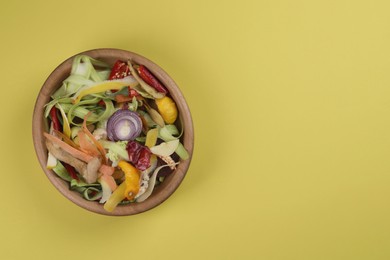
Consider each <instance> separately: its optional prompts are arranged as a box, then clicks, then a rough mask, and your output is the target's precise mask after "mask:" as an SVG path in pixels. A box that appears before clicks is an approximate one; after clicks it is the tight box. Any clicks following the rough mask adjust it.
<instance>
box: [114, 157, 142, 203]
mask: <svg viewBox="0 0 390 260" xmlns="http://www.w3.org/2000/svg"><path fill="white" fill-rule="evenodd" d="M118 166H119V168H121V170H122V171H123V172H124V173H125V181H124V182H125V183H126V189H125V192H124V196H125V197H126V198H127V199H128V200H133V199H134V197H135V196H136V195H137V194H138V192H139V188H140V185H139V178H140V174H139V171H138V170H137V168H135V167H134V166H133V165H131V164H130V163H128V162H126V161H119V163H118Z"/></svg>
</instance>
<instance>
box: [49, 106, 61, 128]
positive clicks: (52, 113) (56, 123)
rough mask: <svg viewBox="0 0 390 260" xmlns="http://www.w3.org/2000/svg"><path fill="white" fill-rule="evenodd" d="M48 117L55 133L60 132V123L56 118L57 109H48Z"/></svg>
mask: <svg viewBox="0 0 390 260" xmlns="http://www.w3.org/2000/svg"><path fill="white" fill-rule="evenodd" d="M50 117H51V121H52V122H53V129H54V130H57V131H62V130H61V128H62V127H61V123H60V120H59V119H58V116H57V108H56V107H54V106H53V107H52V108H51V109H50Z"/></svg>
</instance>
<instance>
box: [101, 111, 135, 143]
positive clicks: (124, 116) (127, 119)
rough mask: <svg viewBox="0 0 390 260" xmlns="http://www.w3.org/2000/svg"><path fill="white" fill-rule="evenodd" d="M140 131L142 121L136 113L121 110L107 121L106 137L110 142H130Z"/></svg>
mask: <svg viewBox="0 0 390 260" xmlns="http://www.w3.org/2000/svg"><path fill="white" fill-rule="evenodd" d="M141 131H142V121H141V118H140V117H139V115H138V114H137V113H136V112H133V111H130V110H127V109H121V110H118V111H116V112H115V113H114V114H112V115H111V117H110V118H109V119H108V121H107V137H108V139H110V140H112V141H130V140H134V139H135V138H137V137H138V136H139V135H140V134H141Z"/></svg>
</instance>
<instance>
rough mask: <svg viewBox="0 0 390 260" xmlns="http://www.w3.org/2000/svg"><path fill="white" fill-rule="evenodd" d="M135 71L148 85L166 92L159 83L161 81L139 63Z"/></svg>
mask: <svg viewBox="0 0 390 260" xmlns="http://www.w3.org/2000/svg"><path fill="white" fill-rule="evenodd" d="M137 71H138V74H139V76H140V77H141V79H143V81H145V82H146V83H147V84H148V85H149V86H151V87H153V88H154V89H156V90H157V91H158V92H161V93H165V94H166V93H168V90H167V89H166V88H165V87H164V86H163V84H161V82H160V81H159V80H158V79H157V78H156V77H155V76H154V75H153V74H152V73H151V72H150V71H149V70H148V69H147V68H146V67H145V66H144V65H139V66H138V67H137Z"/></svg>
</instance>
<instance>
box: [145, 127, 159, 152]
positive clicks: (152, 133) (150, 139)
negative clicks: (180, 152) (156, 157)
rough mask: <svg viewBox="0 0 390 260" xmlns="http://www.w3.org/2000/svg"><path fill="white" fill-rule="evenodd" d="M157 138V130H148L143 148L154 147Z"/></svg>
mask: <svg viewBox="0 0 390 260" xmlns="http://www.w3.org/2000/svg"><path fill="white" fill-rule="evenodd" d="M157 137H158V128H153V129H150V130H149V131H148V133H147V134H146V141H145V146H147V147H149V148H150V147H153V146H155V145H156V143H157Z"/></svg>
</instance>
